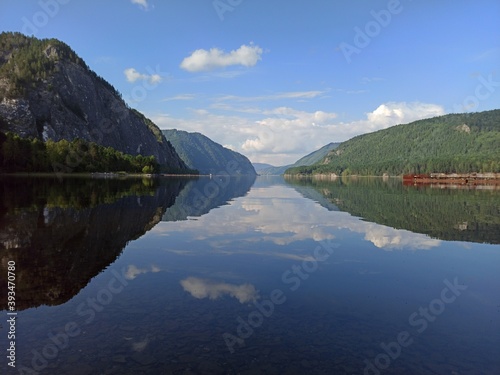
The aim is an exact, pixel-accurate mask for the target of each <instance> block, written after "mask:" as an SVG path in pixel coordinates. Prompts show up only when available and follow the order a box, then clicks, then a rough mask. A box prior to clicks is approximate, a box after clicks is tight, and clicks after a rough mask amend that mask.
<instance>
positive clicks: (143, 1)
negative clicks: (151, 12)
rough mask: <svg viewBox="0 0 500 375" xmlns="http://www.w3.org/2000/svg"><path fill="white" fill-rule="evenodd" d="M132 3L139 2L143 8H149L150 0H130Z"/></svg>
mask: <svg viewBox="0 0 500 375" xmlns="http://www.w3.org/2000/svg"><path fill="white" fill-rule="evenodd" d="M130 2H131V3H132V4H137V5H139V6H140V7H141V8H142V9H144V10H147V9H149V4H148V0H130Z"/></svg>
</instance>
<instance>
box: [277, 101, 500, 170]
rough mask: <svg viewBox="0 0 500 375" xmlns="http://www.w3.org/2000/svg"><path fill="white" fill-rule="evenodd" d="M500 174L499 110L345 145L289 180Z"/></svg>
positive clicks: (400, 128) (412, 125) (394, 129)
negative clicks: (320, 176) (315, 176)
mask: <svg viewBox="0 0 500 375" xmlns="http://www.w3.org/2000/svg"><path fill="white" fill-rule="evenodd" d="M432 172H444V173H453V172H457V173H468V172H500V110H493V111H486V112H479V113H466V114H451V115H445V116H440V117H434V118H430V119H425V120H419V121H415V122H413V123H410V124H406V125H397V126H393V127H391V128H389V129H384V130H380V131H377V132H374V133H369V134H363V135H360V136H357V137H354V138H352V139H350V140H348V141H346V142H343V143H342V144H341V145H340V146H339V147H338V148H337V149H336V150H333V151H331V152H330V153H329V154H328V155H327V156H326V157H325V158H324V159H323V160H322V161H321V162H319V163H316V164H314V165H311V166H304V167H296V168H290V169H288V170H287V171H286V173H287V174H300V175H309V174H322V173H335V174H337V175H374V176H381V175H383V174H384V173H387V174H389V175H394V176H396V175H401V174H406V173H432Z"/></svg>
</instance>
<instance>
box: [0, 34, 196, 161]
mask: <svg viewBox="0 0 500 375" xmlns="http://www.w3.org/2000/svg"><path fill="white" fill-rule="evenodd" d="M0 131H4V132H5V131H10V132H13V133H16V134H19V135H20V136H21V137H33V138H38V139H40V140H43V141H47V140H49V139H51V140H54V141H59V140H61V139H66V140H68V141H71V140H73V139H75V138H80V139H83V140H85V141H89V142H95V143H97V144H100V145H102V146H105V147H108V146H109V147H112V148H114V149H116V150H118V151H121V152H123V153H126V154H130V155H144V156H150V155H152V156H154V157H155V158H156V160H157V161H158V162H159V163H160V164H161V165H162V166H163V167H164V169H165V170H171V171H173V170H184V169H185V168H186V165H185V164H184V163H183V161H182V159H181V158H180V157H179V156H178V155H177V153H176V152H175V149H174V148H173V147H172V145H171V144H170V143H169V142H168V141H167V140H166V139H165V137H164V136H163V134H162V133H161V131H160V130H159V129H158V127H157V126H156V125H155V124H153V122H151V121H150V120H149V119H147V118H146V117H144V116H143V115H142V114H140V113H139V112H137V111H135V110H133V109H131V108H130V107H128V106H127V104H126V103H125V102H124V101H123V99H122V98H121V95H120V94H119V93H118V92H117V91H116V90H115V89H114V88H113V86H111V85H110V84H109V83H108V82H106V81H105V80H104V79H102V78H101V77H99V76H98V75H97V74H96V73H94V72H93V71H91V70H90V69H89V68H88V66H87V65H86V64H85V63H84V62H83V60H82V59H81V58H80V57H78V56H77V55H76V53H75V52H74V51H72V50H71V48H70V47H69V46H67V45H66V44H64V43H62V42H60V41H58V40H56V39H44V40H40V39H36V38H33V37H26V36H24V35H22V34H19V33H2V34H0Z"/></svg>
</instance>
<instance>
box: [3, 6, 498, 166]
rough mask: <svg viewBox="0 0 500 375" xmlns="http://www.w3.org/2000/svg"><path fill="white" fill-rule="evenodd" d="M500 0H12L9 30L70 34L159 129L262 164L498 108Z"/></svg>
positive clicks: (7, 11)
mask: <svg viewBox="0 0 500 375" xmlns="http://www.w3.org/2000/svg"><path fill="white" fill-rule="evenodd" d="M499 20H500V2H498V1H497V0H483V1H482V0H478V1H463V0H456V1H451V0H442V1H430V0H422V1H417V0H413V1H411V0H400V1H398V0H390V1H378V0H371V1H351V2H348V1H332V0H330V1H326V0H316V1H313V2H306V1H282V0H276V1H269V0H265V1H264V0H252V1H250V0H215V1H214V0H203V1H200V0H197V1H194V0H168V1H160V0H110V1H94V0H87V1H80V0H40V1H35V0H34V1H18V0H0V30H1V31H21V32H24V33H27V34H31V35H35V36H36V37H39V38H58V39H60V40H62V41H64V42H66V43H68V44H69V45H70V46H71V47H72V48H73V49H74V50H75V51H76V52H77V53H78V54H79V55H80V56H81V57H82V58H83V59H84V60H85V61H86V62H87V64H88V65H89V66H90V67H91V68H92V69H93V70H94V71H96V72H97V73H98V74H99V75H101V76H102V77H104V78H105V79H106V80H108V81H109V82H110V83H111V84H112V85H113V86H115V87H116V88H117V89H118V90H119V91H120V92H121V93H122V94H123V96H124V98H125V99H126V100H127V102H128V103H129V105H130V106H132V107H134V108H136V109H138V110H139V111H141V112H143V113H144V114H145V115H146V116H148V117H150V118H151V119H152V120H153V121H155V123H157V125H158V126H159V127H160V128H164V129H170V128H177V129H182V130H187V131H198V132H201V133H203V134H205V135H207V136H209V137H210V138H212V139H213V140H214V141H216V142H219V143H221V144H223V145H225V146H227V147H230V148H232V149H234V150H236V151H239V152H241V153H243V154H244V155H246V156H248V157H249V158H250V159H251V160H252V161H255V162H268V163H271V164H274V165H283V164H287V163H292V162H294V161H295V160H297V159H298V158H299V157H301V156H303V155H305V154H307V153H309V152H311V151H313V150H315V149H318V148H319V147H321V146H322V145H324V144H326V143H328V142H332V141H344V140H346V139H349V138H351V137H353V136H355V135H358V134H362V133H366V132H371V131H374V130H378V129H382V128H386V127H389V126H392V125H395V124H399V123H407V122H410V121H413V120H416V119H420V118H426V117H432V116H435V115H441V114H446V113H456V112H475V111H483V110H489V109H495V108H499V103H500V71H499V67H500V22H499Z"/></svg>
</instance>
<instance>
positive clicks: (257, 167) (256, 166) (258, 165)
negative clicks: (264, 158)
mask: <svg viewBox="0 0 500 375" xmlns="http://www.w3.org/2000/svg"><path fill="white" fill-rule="evenodd" d="M252 165H253V167H254V169H255V172H257V173H259V172H260V171H263V170H265V169H268V168H276V167H275V166H274V165H271V164H266V163H252Z"/></svg>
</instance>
